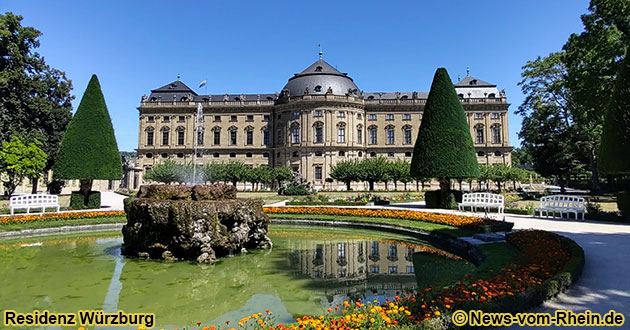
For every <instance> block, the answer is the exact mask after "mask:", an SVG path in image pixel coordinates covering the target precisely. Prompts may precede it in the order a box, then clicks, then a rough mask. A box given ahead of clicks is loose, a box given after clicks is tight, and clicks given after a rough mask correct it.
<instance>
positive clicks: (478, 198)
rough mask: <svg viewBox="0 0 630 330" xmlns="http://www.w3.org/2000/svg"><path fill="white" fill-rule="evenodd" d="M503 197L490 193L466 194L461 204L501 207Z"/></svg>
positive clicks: (503, 200)
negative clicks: (497, 205)
mask: <svg viewBox="0 0 630 330" xmlns="http://www.w3.org/2000/svg"><path fill="white" fill-rule="evenodd" d="M504 202H505V197H504V196H503V195H498V194H492V193H468V194H464V195H463V196H462V203H471V204H476V203H479V204H500V205H503V204H504Z"/></svg>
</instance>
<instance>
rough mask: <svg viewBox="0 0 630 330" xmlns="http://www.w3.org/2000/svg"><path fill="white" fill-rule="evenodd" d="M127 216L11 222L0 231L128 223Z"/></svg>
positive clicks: (2, 226)
mask: <svg viewBox="0 0 630 330" xmlns="http://www.w3.org/2000/svg"><path fill="white" fill-rule="evenodd" d="M126 222H127V218H126V217H101V218H89V219H64V220H47V221H30V222H24V223H11V224H2V225H0V232H3V231H15V230H22V229H38V228H53V227H63V226H82V225H97V224H104V223H126Z"/></svg>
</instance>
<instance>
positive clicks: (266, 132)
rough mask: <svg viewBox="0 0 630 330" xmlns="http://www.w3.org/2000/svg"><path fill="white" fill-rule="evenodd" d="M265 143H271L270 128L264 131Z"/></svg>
mask: <svg viewBox="0 0 630 330" xmlns="http://www.w3.org/2000/svg"><path fill="white" fill-rule="evenodd" d="M263 144H264V145H266V146H268V145H269V131H268V130H264V131H263Z"/></svg>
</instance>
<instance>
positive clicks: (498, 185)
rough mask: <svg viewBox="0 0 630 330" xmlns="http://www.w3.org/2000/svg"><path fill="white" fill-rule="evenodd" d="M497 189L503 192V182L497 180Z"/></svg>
mask: <svg viewBox="0 0 630 330" xmlns="http://www.w3.org/2000/svg"><path fill="white" fill-rule="evenodd" d="M497 189H499V193H501V182H500V181H497Z"/></svg>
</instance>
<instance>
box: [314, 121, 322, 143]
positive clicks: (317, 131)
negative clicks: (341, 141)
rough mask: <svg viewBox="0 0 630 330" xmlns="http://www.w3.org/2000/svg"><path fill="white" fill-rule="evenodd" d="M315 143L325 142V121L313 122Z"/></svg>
mask: <svg viewBox="0 0 630 330" xmlns="http://www.w3.org/2000/svg"><path fill="white" fill-rule="evenodd" d="M313 143H324V123H322V122H321V121H317V122H315V123H314V124H313Z"/></svg>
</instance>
